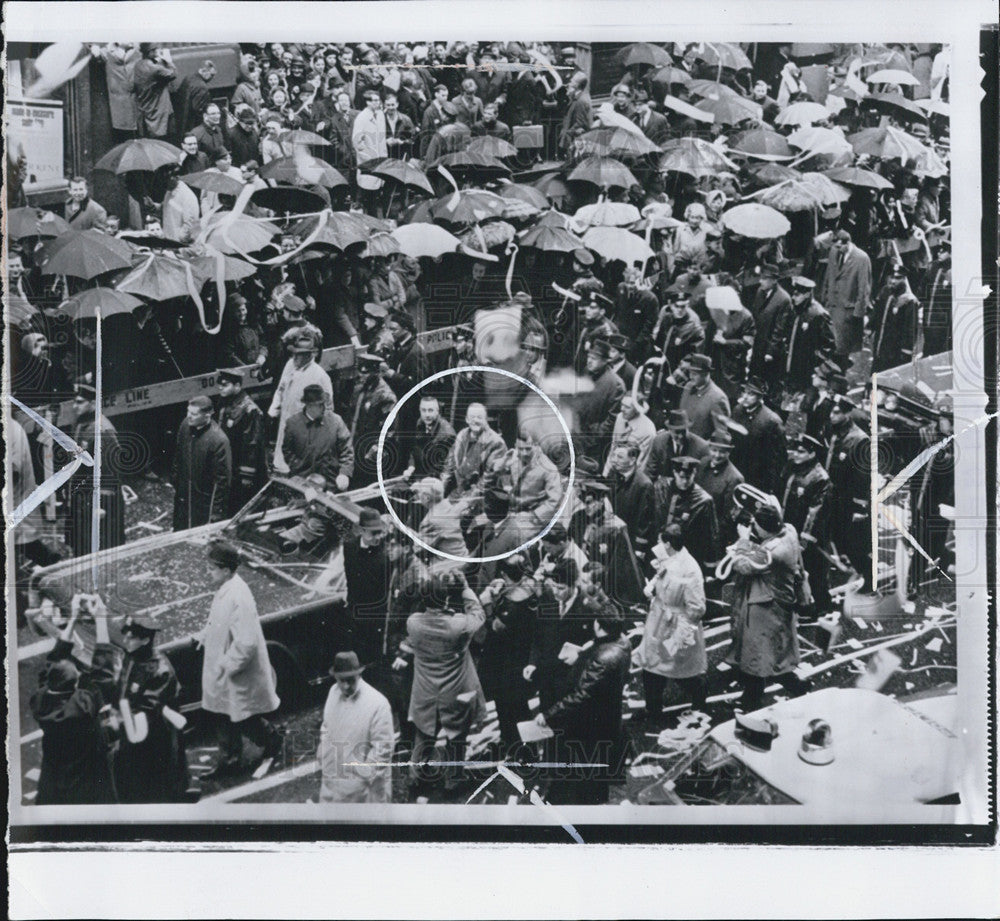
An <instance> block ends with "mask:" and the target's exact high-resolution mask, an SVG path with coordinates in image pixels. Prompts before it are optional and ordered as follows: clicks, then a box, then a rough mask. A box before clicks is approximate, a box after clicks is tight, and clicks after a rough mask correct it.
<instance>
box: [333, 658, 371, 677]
mask: <svg viewBox="0 0 1000 921" xmlns="http://www.w3.org/2000/svg"><path fill="white" fill-rule="evenodd" d="M364 670H365V667H364V666H363V665H362V664H361V660H360V659H359V658H358V654H357V653H356V652H338V653H337V654H336V655H335V656H334V657H333V667H332V668H331V669H330V674H331V675H333V677H334V678H356V677H357V676H358V675H360V674H361V673H362V672H363V671H364Z"/></svg>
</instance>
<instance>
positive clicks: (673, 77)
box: [649, 67, 691, 88]
mask: <svg viewBox="0 0 1000 921" xmlns="http://www.w3.org/2000/svg"><path fill="white" fill-rule="evenodd" d="M649 79H650V81H651V82H652V83H655V84H657V85H658V86H665V87H667V88H669V87H671V86H687V85H688V84H689V83H690V82H691V74H689V73H688V72H687V71H686V70H681V69H680V68H679V67H661V68H660V69H659V70H657V71H654V73H653V74H652V76H651V77H650V78H649Z"/></svg>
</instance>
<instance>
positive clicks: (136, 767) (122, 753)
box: [94, 645, 188, 803]
mask: <svg viewBox="0 0 1000 921" xmlns="http://www.w3.org/2000/svg"><path fill="white" fill-rule="evenodd" d="M113 657H114V650H113V648H111V647H104V646H101V645H98V647H97V648H96V649H95V651H94V664H95V666H96V665H98V662H99V661H100V662H101V663H108V668H110V663H111V662H113V661H114V658H113ZM179 696H180V685H179V684H178V682H177V676H176V675H175V674H174V669H173V667H172V666H171V664H170V662H169V661H168V660H167V657H166V656H164V655H163V654H162V653H159V652H156V651H155V650H153V649H152V647H150V646H148V645H147V646H143V647H140V648H139V649H138V650H137V651H136V652H135V653H132V654H129V653H126V655H125V657H124V659H123V661H122V664H121V670H120V671H118V672H117V674H116V677H115V678H114V680H113V681H112V682H111V683H110V686H109V688H108V697H109V699H110V702H111V704H112V706H114V707H119V706H120V702H121V701H122V700H127V701H128V702H129V706H130V707H131V709H132V713H133V714H139V713H144V714H145V715H146V719H147V721H148V724H149V732H148V735H147V736H146V738H145V739H144V740H143V741H142V742H136V743H132V742H130V741H129V740H128V738H127V736H125V734H124V733H123V734H122V737H121V739H120V740H119V743H118V752H117V754H116V755H115V762H114V765H115V786H116V788H117V790H118V800H119V802H122V803H180V802H184V801H185V799H186V797H185V791H186V790H187V787H188V767H187V757H186V754H185V747H184V738H183V736H182V735H181V733H180V731H179V730H178V729H177V728H176V727H175V726H174V725H173V724H172V723H169V722H167V720H166V718H165V717H164V715H163V708H164V707H170V708H171V709H172V710H176V709H178V698H179Z"/></svg>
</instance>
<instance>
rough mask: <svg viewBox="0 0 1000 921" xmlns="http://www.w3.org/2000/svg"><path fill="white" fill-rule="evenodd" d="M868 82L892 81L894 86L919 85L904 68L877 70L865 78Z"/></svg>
mask: <svg viewBox="0 0 1000 921" xmlns="http://www.w3.org/2000/svg"><path fill="white" fill-rule="evenodd" d="M867 79H868V82H869V83H894V84H896V86H920V81H919V80H918V79H917V78H916V77H914V76H913V74H910V73H907V72H906V71H905V70H878V71H876V72H875V73H873V74H872V75H871V76H870V77H868V78H867Z"/></svg>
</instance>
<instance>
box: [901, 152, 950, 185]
mask: <svg viewBox="0 0 1000 921" xmlns="http://www.w3.org/2000/svg"><path fill="white" fill-rule="evenodd" d="M909 167H910V169H911V170H913V172H914V173H915V174H916V175H917V176H930V177H936V178H940V177H941V176H947V175H948V166H947V164H946V163H945V162H944V160H942V159H941V158H940V157H939V156H938V155H937V154H936V153H935V152H934V151H933V150H931V149H930V148H929V147H928V148H926V149H925V150H924V151H923V153H919V154H917V155H916V156H915V157H914V158H913V159H912V160H911V161H910V163H909Z"/></svg>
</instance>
